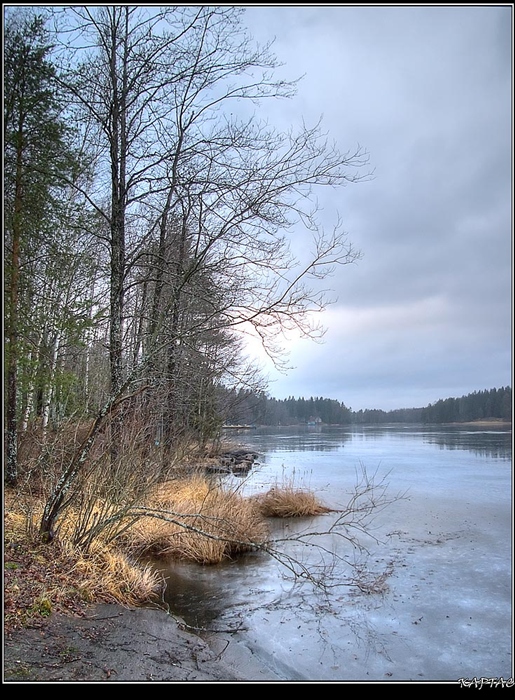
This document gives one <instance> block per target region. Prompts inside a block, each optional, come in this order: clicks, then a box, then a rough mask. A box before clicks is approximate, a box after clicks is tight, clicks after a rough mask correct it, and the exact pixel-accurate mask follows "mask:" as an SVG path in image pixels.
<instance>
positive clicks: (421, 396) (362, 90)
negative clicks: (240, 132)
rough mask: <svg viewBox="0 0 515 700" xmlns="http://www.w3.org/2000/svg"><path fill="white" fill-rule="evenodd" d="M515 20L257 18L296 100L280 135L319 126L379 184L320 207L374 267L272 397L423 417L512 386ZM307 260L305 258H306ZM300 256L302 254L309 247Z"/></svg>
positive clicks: (392, 15) (471, 10) (330, 196)
mask: <svg viewBox="0 0 515 700" xmlns="http://www.w3.org/2000/svg"><path fill="white" fill-rule="evenodd" d="M511 13H512V8H510V7H495V6H482V7H479V6H478V7H475V6H468V7H467V6H456V7H443V6H433V7H418V6H413V7H400V6H399V7H394V6H391V7H388V6H383V7H372V6H368V7H366V6H361V7H345V6H341V7H335V6H332V7H329V6H326V7H315V6H298V7H286V6H283V7H273V6H268V7H253V8H249V9H248V10H247V12H246V18H245V22H246V24H247V25H248V27H249V29H250V30H251V32H252V33H253V34H254V36H255V37H256V38H258V39H260V40H265V39H269V38H271V37H272V36H273V35H274V34H275V35H276V37H277V38H276V44H275V49H276V53H277V55H278V57H279V59H280V60H281V61H283V62H284V64H285V66H284V67H283V68H282V69H281V75H283V76H284V77H290V78H291V77H297V76H298V75H299V74H304V73H305V74H306V77H305V79H304V80H303V81H302V82H301V84H300V87H299V93H298V95H297V97H296V98H294V99H293V100H291V101H289V102H286V103H285V102H281V103H276V104H272V103H270V104H268V105H265V106H264V107H263V112H262V114H263V115H267V116H269V118H270V121H271V122H272V123H276V124H278V125H279V127H281V126H285V125H289V124H299V123H300V121H301V119H302V118H304V119H305V120H306V121H307V122H308V123H314V122H316V120H317V119H318V117H319V116H320V115H322V114H323V117H324V121H323V124H324V127H325V129H326V130H327V131H328V133H329V136H330V137H331V138H332V139H334V140H335V141H336V143H337V144H338V146H339V148H340V149H341V150H343V151H346V150H348V149H352V148H354V147H355V145H356V144H357V143H360V144H361V145H362V146H364V147H365V148H367V150H368V151H369V153H370V162H371V166H373V167H374V168H375V178H374V179H373V180H371V181H370V182H366V183H361V184H358V185H352V186H349V187H347V188H345V189H344V190H342V191H338V192H335V191H332V190H331V191H325V192H322V193H320V195H319V201H320V205H321V208H322V212H321V216H322V220H323V221H324V222H325V223H326V225H327V226H328V227H330V226H331V225H332V223H333V222H334V220H335V216H336V210H338V211H339V212H340V214H341V216H342V219H343V223H344V227H345V230H346V231H347V232H348V234H349V239H350V240H351V241H352V242H353V244H354V245H355V246H356V247H358V248H360V249H361V250H362V252H363V259H362V260H361V261H360V262H359V263H358V264H357V265H355V266H354V265H353V266H346V267H343V268H341V269H340V270H338V271H337V273H336V275H335V276H334V278H333V279H332V280H331V286H332V287H333V288H334V290H335V293H336V294H337V296H338V303H337V304H336V305H335V306H333V307H331V309H330V310H329V311H328V312H327V313H326V315H325V316H324V322H325V325H326V326H327V328H328V331H327V334H326V342H325V343H324V344H323V345H316V344H310V343H307V342H291V343H290V344H289V348H290V350H291V361H292V364H293V365H295V367H296V369H295V370H292V371H291V372H290V373H289V375H288V376H286V377H282V376H281V377H278V376H277V375H276V374H275V373H273V372H272V375H271V376H272V378H273V379H277V381H275V382H273V383H272V384H271V385H270V392H271V393H272V394H273V395H275V396H278V397H283V396H288V395H290V394H293V395H296V396H299V395H305V396H306V395H315V394H316V395H319V396H320V395H323V396H328V397H332V398H338V399H340V400H343V401H345V402H346V403H347V404H349V405H351V406H352V407H353V408H356V409H359V408H366V407H369V408H385V409H389V408H396V407H398V408H400V407H403V406H414V405H415V406H420V405H425V404H427V403H429V402H430V401H434V400H437V399H438V398H445V397H447V396H455V395H461V394H464V393H468V392H469V391H475V390H478V389H484V388H491V387H493V386H501V385H507V384H510V383H511V298H512V295H511V275H512V269H511V259H512V250H511V241H512V180H511V175H512V172H511V168H512V166H511V154H512V140H511V130H512V125H511V119H512V112H511V106H512V96H511V89H512V76H511V66H512V61H511V24H512V23H511ZM293 247H294V246H293ZM294 248H295V247H294Z"/></svg>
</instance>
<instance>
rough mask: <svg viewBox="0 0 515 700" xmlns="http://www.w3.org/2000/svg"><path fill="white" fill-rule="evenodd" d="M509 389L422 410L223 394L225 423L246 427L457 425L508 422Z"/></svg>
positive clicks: (244, 393)
mask: <svg viewBox="0 0 515 700" xmlns="http://www.w3.org/2000/svg"><path fill="white" fill-rule="evenodd" d="M511 402H512V396H511V387H501V388H500V389H488V390H484V391H474V392H473V393H472V394H468V395H467V396H462V397H460V398H448V399H440V400H439V401H437V402H436V403H434V404H429V405H428V406H426V407H425V408H401V409H396V410H393V411H383V410H380V409H365V410H359V411H352V410H351V409H350V408H348V407H347V406H345V404H344V403H343V402H340V401H337V400H335V399H325V398H321V397H316V398H313V397H311V398H309V399H306V398H303V397H301V398H293V397H292V396H291V397H289V398H288V399H282V400H280V399H274V398H271V397H268V396H267V395H266V394H264V393H258V394H256V393H254V392H252V391H245V390H241V391H238V392H225V396H224V398H223V404H224V410H225V415H226V422H227V423H228V424H233V425H234V424H246V425H270V426H278V425H299V424H301V425H307V424H309V423H314V424H317V423H318V424H319V423H324V424H326V425H350V424H359V425H364V424H367V425H370V424H384V423H459V422H466V421H474V420H482V419H483V420H484V419H492V418H497V419H502V420H511V415H512V410H511Z"/></svg>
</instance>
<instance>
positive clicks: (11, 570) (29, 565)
mask: <svg viewBox="0 0 515 700" xmlns="http://www.w3.org/2000/svg"><path fill="white" fill-rule="evenodd" d="M42 508H43V502H42V500H41V499H39V498H37V497H28V496H27V495H26V494H20V493H19V492H16V491H14V490H13V489H6V490H5V492H4V630H5V632H6V633H9V632H11V631H12V630H14V629H17V628H19V627H23V626H26V625H38V624H41V623H42V622H43V621H44V619H45V618H46V617H48V615H50V614H51V613H53V612H59V613H66V614H74V615H83V614H84V612H85V610H86V608H87V605H88V604H89V603H91V602H116V603H119V604H121V605H141V604H144V603H148V602H150V601H152V600H154V599H155V597H156V596H157V595H158V594H159V593H160V592H161V589H162V580H161V577H160V576H159V575H158V574H157V573H154V572H153V571H152V570H151V569H150V568H149V567H142V566H140V565H138V564H137V563H136V562H132V561H130V560H129V559H128V558H127V556H126V555H125V554H124V553H122V552H120V551H119V550H118V549H117V548H115V547H113V546H110V547H107V546H105V545H104V544H102V543H99V542H95V543H94V545H93V546H92V547H91V548H90V550H89V552H88V553H84V551H81V550H79V549H78V548H76V547H73V546H72V545H71V544H70V541H69V540H67V539H66V538H65V537H63V536H61V537H57V538H56V539H55V540H54V541H53V542H52V543H50V544H41V542H40V541H39V539H38V537H37V526H38V524H39V519H40V517H41V512H42ZM67 516H68V517H71V518H73V517H74V515H73V513H71V512H70V513H68V512H67ZM69 529H73V528H72V527H71V526H69ZM65 530H66V527H65V528H63V531H65Z"/></svg>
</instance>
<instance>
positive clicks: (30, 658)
mask: <svg viewBox="0 0 515 700" xmlns="http://www.w3.org/2000/svg"><path fill="white" fill-rule="evenodd" d="M247 670H248V667H247ZM245 680H246V679H245V678H244V674H243V673H241V672H240V671H239V670H238V669H237V668H235V667H233V666H227V665H226V664H225V663H224V659H223V653H221V654H218V655H217V654H216V653H215V651H213V649H212V647H210V646H209V645H208V644H207V643H205V642H204V641H203V640H202V639H201V638H200V637H199V636H197V635H195V634H191V633H190V632H188V631H187V630H186V629H184V627H183V626H182V625H181V624H180V622H178V621H176V620H174V619H173V618H171V617H170V616H168V615H167V614H166V613H165V612H164V611H162V610H152V609H141V608H138V609H126V608H123V607H119V606H116V605H108V604H101V605H97V606H95V607H93V608H91V610H90V611H88V614H87V615H86V616H85V617H72V616H68V615H62V614H53V615H52V616H51V617H50V618H49V619H48V621H47V622H46V623H45V625H43V626H41V627H36V628H28V629H21V630H17V631H15V632H13V633H12V635H10V636H8V637H6V638H5V639H4V683H14V682H17V683H33V682H47V683H55V682H68V683H70V682H81V683H87V682H92V683H99V682H115V683H117V682H199V683H214V682H217V683H219V682H238V681H240V682H241V681H245Z"/></svg>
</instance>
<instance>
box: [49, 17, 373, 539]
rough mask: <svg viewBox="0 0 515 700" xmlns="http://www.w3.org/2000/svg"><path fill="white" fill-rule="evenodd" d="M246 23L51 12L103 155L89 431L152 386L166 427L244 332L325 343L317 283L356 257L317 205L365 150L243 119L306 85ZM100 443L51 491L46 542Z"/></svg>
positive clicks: (93, 191) (355, 170)
mask: <svg viewBox="0 0 515 700" xmlns="http://www.w3.org/2000/svg"><path fill="white" fill-rule="evenodd" d="M241 14H242V10H241V9H239V8H234V7H191V6H179V7H173V8H171V7H165V8H147V7H130V6H105V7H104V6H103V7H93V6H83V7H80V6H73V7H69V8H64V9H63V10H62V11H61V10H58V11H57V13H56V18H59V17H62V18H64V20H66V22H65V24H64V25H62V27H61V33H60V34H59V37H60V38H62V37H63V36H65V37H67V41H66V43H64V44H62V46H61V49H62V58H63V60H62V64H63V70H62V71H61V78H60V81H61V86H62V88H63V90H65V91H66V94H67V95H68V96H69V98H70V103H71V105H75V107H76V109H77V110H78V114H79V116H80V117H81V119H82V124H83V138H84V139H89V150H90V151H91V152H94V153H95V154H96V165H97V179H96V182H95V183H94V184H93V186H91V187H89V188H88V189H87V191H86V190H85V191H83V195H84V196H85V198H86V199H87V201H88V202H89V204H90V205H91V206H92V207H93V208H94V209H95V210H96V211H97V212H98V214H99V216H100V217H102V219H103V221H104V222H105V225H104V226H101V227H99V229H98V231H97V237H98V240H99V242H101V243H102V245H104V244H105V245H107V247H108V250H109V256H110V271H109V294H110V313H109V356H110V379H111V381H110V388H109V397H108V399H107V401H106V404H105V406H104V408H103V409H102V410H101V411H100V412H99V414H98V416H97V419H96V420H95V423H94V425H93V428H92V430H93V432H96V431H98V430H99V428H100V426H101V425H103V424H104V423H105V421H106V420H107V418H108V416H112V414H113V409H114V407H117V410H116V416H117V420H120V421H121V420H122V418H123V412H122V410H121V409H122V406H123V404H124V400H125V397H126V395H131V394H133V393H134V391H139V387H141V386H142V385H143V384H145V383H146V382H147V381H150V384H151V385H154V386H161V387H163V386H164V387H165V392H164V393H163V394H162V396H163V397H164V399H165V402H166V407H165V409H164V411H163V414H162V415H163V419H164V421H165V423H166V424H167V425H169V424H170V422H171V421H170V418H171V417H172V416H171V412H172V411H173V410H174V406H175V401H174V397H175V396H176V392H175V389H174V390H172V389H173V388H174V387H177V386H178V384H179V383H180V381H182V380H183V379H186V378H187V376H188V372H191V365H190V366H189V367H188V365H187V362H189V363H191V362H192V361H193V358H196V362H197V365H196V366H197V368H200V367H204V368H207V367H208V366H209V370H208V371H206V373H205V375H203V376H206V377H210V376H211V377H213V376H214V375H213V365H212V363H209V362H207V360H208V359H209V357H211V358H214V357H218V358H220V354H218V355H217V354H216V353H215V352H214V350H213V349H214V347H215V346H216V347H219V348H222V347H224V346H227V344H228V342H229V339H230V338H231V337H234V336H233V334H235V333H237V332H239V333H242V332H243V333H244V332H252V333H255V334H257V335H258V336H259V337H260V338H261V339H262V341H263V343H264V345H265V347H266V349H267V351H268V352H269V353H270V354H271V355H272V356H273V357H274V358H275V359H276V360H278V359H279V354H278V347H277V343H276V340H277V338H278V335H279V334H280V333H281V332H282V331H284V330H287V329H289V328H296V329H298V330H300V332H301V333H304V334H306V335H309V336H311V337H315V336H316V334H317V333H318V332H319V329H318V328H317V327H313V326H312V325H311V322H310V314H309V312H310V311H312V310H320V309H323V308H324V306H325V304H326V303H327V299H326V297H325V295H324V294H323V293H321V292H318V291H314V290H313V289H312V288H311V287H310V286H309V284H308V281H309V279H310V278H323V277H325V276H326V275H327V274H328V273H329V272H330V271H331V270H332V268H333V267H334V266H335V265H338V264H347V263H351V262H353V261H355V260H356V259H357V257H358V256H359V254H358V253H357V252H356V251H354V249H353V248H352V245H351V244H350V243H349V242H348V241H347V238H346V236H345V235H344V234H343V233H342V232H341V230H340V228H339V226H338V225H336V226H335V228H334V230H333V231H332V232H330V233H326V232H324V231H323V230H322V229H320V228H319V226H318V225H317V221H316V207H315V205H314V199H313V198H312V195H313V193H314V191H315V190H316V189H317V188H318V187H321V186H322V187H324V186H330V187H335V186H343V185H345V184H347V183H349V182H357V181H359V180H360V179H362V178H363V177H366V175H363V174H362V170H361V169H362V166H364V165H365V164H366V162H367V158H366V154H365V153H364V152H363V151H362V149H361V148H360V147H357V148H356V149H355V150H353V151H351V152H349V153H345V154H342V153H339V152H338V151H337V150H336V149H335V148H333V147H331V146H330V145H329V144H328V142H327V140H326V138H325V136H324V135H323V133H322V132H321V129H320V126H319V125H316V126H315V127H314V128H303V129H301V131H300V133H297V134H295V133H279V132H277V131H275V130H273V129H271V128H270V127H268V126H266V125H264V124H262V123H261V122H260V121H259V119H258V118H257V117H256V116H255V115H254V114H251V115H250V116H242V115H243V114H245V113H246V114H247V115H248V114H249V113H248V111H247V107H245V110H244V111H242V110H241V109H240V105H241V104H243V105H248V106H251V105H254V104H257V103H258V102H259V101H260V100H262V99H268V98H279V97H289V96H291V95H292V94H293V93H294V91H295V88H296V84H295V82H291V83H285V82H281V81H276V80H275V79H274V77H273V69H274V68H275V67H276V62H275V59H274V57H273V55H272V53H271V50H270V46H264V47H260V46H257V45H255V44H254V43H253V42H252V40H251V38H250V37H249V36H248V34H247V33H246V32H245V31H244V29H243V28H242V25H241ZM65 32H66V33H65ZM66 63H67V65H66ZM231 109H232V110H233V111H232V112H231ZM107 194H108V196H106V195H107ZM297 226H301V227H303V229H304V230H305V231H307V232H310V233H311V234H312V241H313V250H312V252H311V257H310V258H309V259H307V260H306V259H304V260H302V261H300V262H297V261H296V260H295V258H294V256H293V255H292V253H291V249H290V243H289V241H288V238H287V233H288V231H289V230H292V229H294V227H297ZM131 314H132V316H131ZM186 367H188V372H186V371H185V368H186ZM181 372H183V374H182V376H181ZM120 430H121V423H119V428H118V431H120ZM118 437H119V432H115V433H114V435H113V439H112V445H113V448H114V449H115V452H116V449H117V448H118V445H119V440H118ZM90 438H91V436H90ZM90 438H88V439H87V440H86V442H85V443H84V445H83V446H82V448H81V450H80V451H79V454H77V455H75V457H74V458H73V460H72V463H71V464H70V466H69V468H68V469H66V470H65V474H64V475H63V480H61V481H60V482H59V484H58V486H57V488H56V490H55V492H54V493H53V494H52V496H51V499H50V506H49V507H48V508H47V509H46V514H45V518H44V524H43V526H42V533H43V534H45V533H46V535H48V533H49V532H50V530H51V526H52V524H53V521H54V520H55V518H56V517H57V516H58V513H59V508H60V506H61V504H62V502H63V498H64V494H65V493H66V491H67V490H68V488H69V486H70V483H71V481H73V479H74V478H75V476H76V475H77V473H78V472H79V471H80V465H81V464H83V462H84V459H85V457H86V454H87V449H88V445H90V444H91V439H90Z"/></svg>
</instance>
